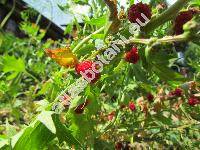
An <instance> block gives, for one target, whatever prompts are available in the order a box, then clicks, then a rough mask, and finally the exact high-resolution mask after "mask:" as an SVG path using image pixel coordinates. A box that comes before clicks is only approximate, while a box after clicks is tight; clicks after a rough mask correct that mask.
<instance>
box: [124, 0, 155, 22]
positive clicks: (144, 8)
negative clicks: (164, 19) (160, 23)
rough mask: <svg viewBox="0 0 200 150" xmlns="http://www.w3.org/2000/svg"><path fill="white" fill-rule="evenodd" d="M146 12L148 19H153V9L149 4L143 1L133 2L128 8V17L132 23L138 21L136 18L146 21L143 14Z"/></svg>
mask: <svg viewBox="0 0 200 150" xmlns="http://www.w3.org/2000/svg"><path fill="white" fill-rule="evenodd" d="M142 13H143V14H144V15H145V16H146V17H147V18H148V19H151V16H152V14H151V9H150V7H149V5H147V4H143V3H142V2H140V3H137V4H133V5H132V6H131V7H130V8H129V10H128V19H129V21H130V22H132V23H137V21H136V19H139V20H140V21H141V22H145V19H144V18H143V17H142V15H141V14H142Z"/></svg>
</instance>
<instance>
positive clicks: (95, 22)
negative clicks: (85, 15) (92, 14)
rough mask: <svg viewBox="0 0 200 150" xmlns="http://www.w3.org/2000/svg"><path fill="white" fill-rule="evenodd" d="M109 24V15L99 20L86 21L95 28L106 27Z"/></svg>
mask: <svg viewBox="0 0 200 150" xmlns="http://www.w3.org/2000/svg"><path fill="white" fill-rule="evenodd" d="M106 22H107V15H104V16H101V17H99V18H92V19H91V20H90V21H86V23H88V24H90V25H95V26H99V27H101V26H104V25H105V24H106Z"/></svg>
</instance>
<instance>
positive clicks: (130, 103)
mask: <svg viewBox="0 0 200 150" xmlns="http://www.w3.org/2000/svg"><path fill="white" fill-rule="evenodd" d="M129 109H130V110H131V111H134V110H135V109H136V108H135V104H134V103H133V102H129Z"/></svg>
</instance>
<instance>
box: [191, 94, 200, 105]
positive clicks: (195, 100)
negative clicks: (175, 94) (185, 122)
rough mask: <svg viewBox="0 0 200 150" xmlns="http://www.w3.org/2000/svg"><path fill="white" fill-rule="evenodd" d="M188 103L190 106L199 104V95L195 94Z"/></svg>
mask: <svg viewBox="0 0 200 150" xmlns="http://www.w3.org/2000/svg"><path fill="white" fill-rule="evenodd" d="M188 104H189V105H190V106H195V105H197V104H200V99H199V98H197V97H195V96H192V97H190V98H189V100H188Z"/></svg>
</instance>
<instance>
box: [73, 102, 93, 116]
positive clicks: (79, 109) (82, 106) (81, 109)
mask: <svg viewBox="0 0 200 150" xmlns="http://www.w3.org/2000/svg"><path fill="white" fill-rule="evenodd" d="M88 104H89V100H86V101H85V102H84V103H82V104H80V105H78V106H77V107H76V108H75V110H74V112H75V113H76V114H82V113H83V112H84V109H85V107H86V106H87V105H88Z"/></svg>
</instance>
